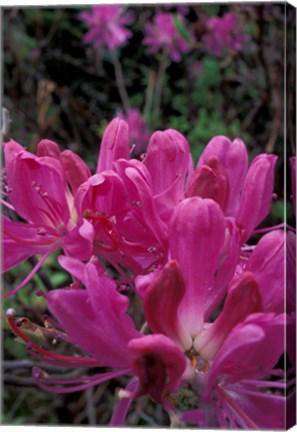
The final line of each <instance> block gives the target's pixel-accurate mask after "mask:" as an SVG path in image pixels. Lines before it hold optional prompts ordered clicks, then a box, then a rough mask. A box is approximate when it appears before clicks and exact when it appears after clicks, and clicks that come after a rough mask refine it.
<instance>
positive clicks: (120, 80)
mask: <svg viewBox="0 0 297 432" xmlns="http://www.w3.org/2000/svg"><path fill="white" fill-rule="evenodd" d="M111 56H112V62H113V67H114V71H115V77H116V83H117V87H118V90H119V94H120V97H121V100H122V104H123V107H124V111H125V112H126V113H127V112H128V110H129V107H130V103H129V98H128V94H127V90H126V86H125V80H124V75H123V70H122V66H121V63H120V62H119V59H118V56H117V53H116V51H115V50H111Z"/></svg>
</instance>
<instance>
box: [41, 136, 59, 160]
mask: <svg viewBox="0 0 297 432" xmlns="http://www.w3.org/2000/svg"><path fill="white" fill-rule="evenodd" d="M36 154H37V156H38V157H41V156H49V157H52V158H54V159H57V160H60V155H61V152H60V148H59V146H58V144H57V143H55V142H54V141H51V140H47V139H43V140H41V141H39V143H38V145H37V152H36Z"/></svg>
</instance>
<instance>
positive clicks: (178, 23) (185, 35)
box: [172, 15, 191, 43]
mask: <svg viewBox="0 0 297 432" xmlns="http://www.w3.org/2000/svg"><path fill="white" fill-rule="evenodd" d="M172 17H173V21H174V25H175V28H176V30H177V31H178V32H179V34H180V35H181V36H182V37H183V38H184V39H185V41H187V42H188V43H190V42H191V36H190V33H189V32H188V30H187V29H186V27H185V25H184V23H183V22H182V21H181V20H180V19H179V18H178V16H177V15H172Z"/></svg>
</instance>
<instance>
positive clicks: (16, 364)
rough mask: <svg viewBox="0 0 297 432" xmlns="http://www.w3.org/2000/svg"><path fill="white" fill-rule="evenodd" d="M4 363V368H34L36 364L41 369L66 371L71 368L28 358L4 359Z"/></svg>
mask: <svg viewBox="0 0 297 432" xmlns="http://www.w3.org/2000/svg"><path fill="white" fill-rule="evenodd" d="M2 365H3V369H4V370H15V369H24V368H33V367H34V366H39V367H40V368H41V369H46V370H48V371H52V372H66V371H68V370H69V368H67V367H64V366H56V365H52V364H49V363H45V362H33V361H32V360H27V359H22V360H3V362H2Z"/></svg>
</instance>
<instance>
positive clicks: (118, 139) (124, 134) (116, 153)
mask: <svg viewBox="0 0 297 432" xmlns="http://www.w3.org/2000/svg"><path fill="white" fill-rule="evenodd" d="M129 153H130V151H129V127H128V124H127V123H126V122H125V121H124V120H121V119H119V118H115V119H113V120H112V121H111V122H110V123H109V125H108V126H107V128H106V129H105V132H104V135H103V138H102V142H101V146H100V152H99V157H98V164H97V170H96V172H97V173H100V172H101V171H103V170H108V169H112V167H113V162H116V161H117V160H118V159H120V158H123V159H129Z"/></svg>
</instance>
